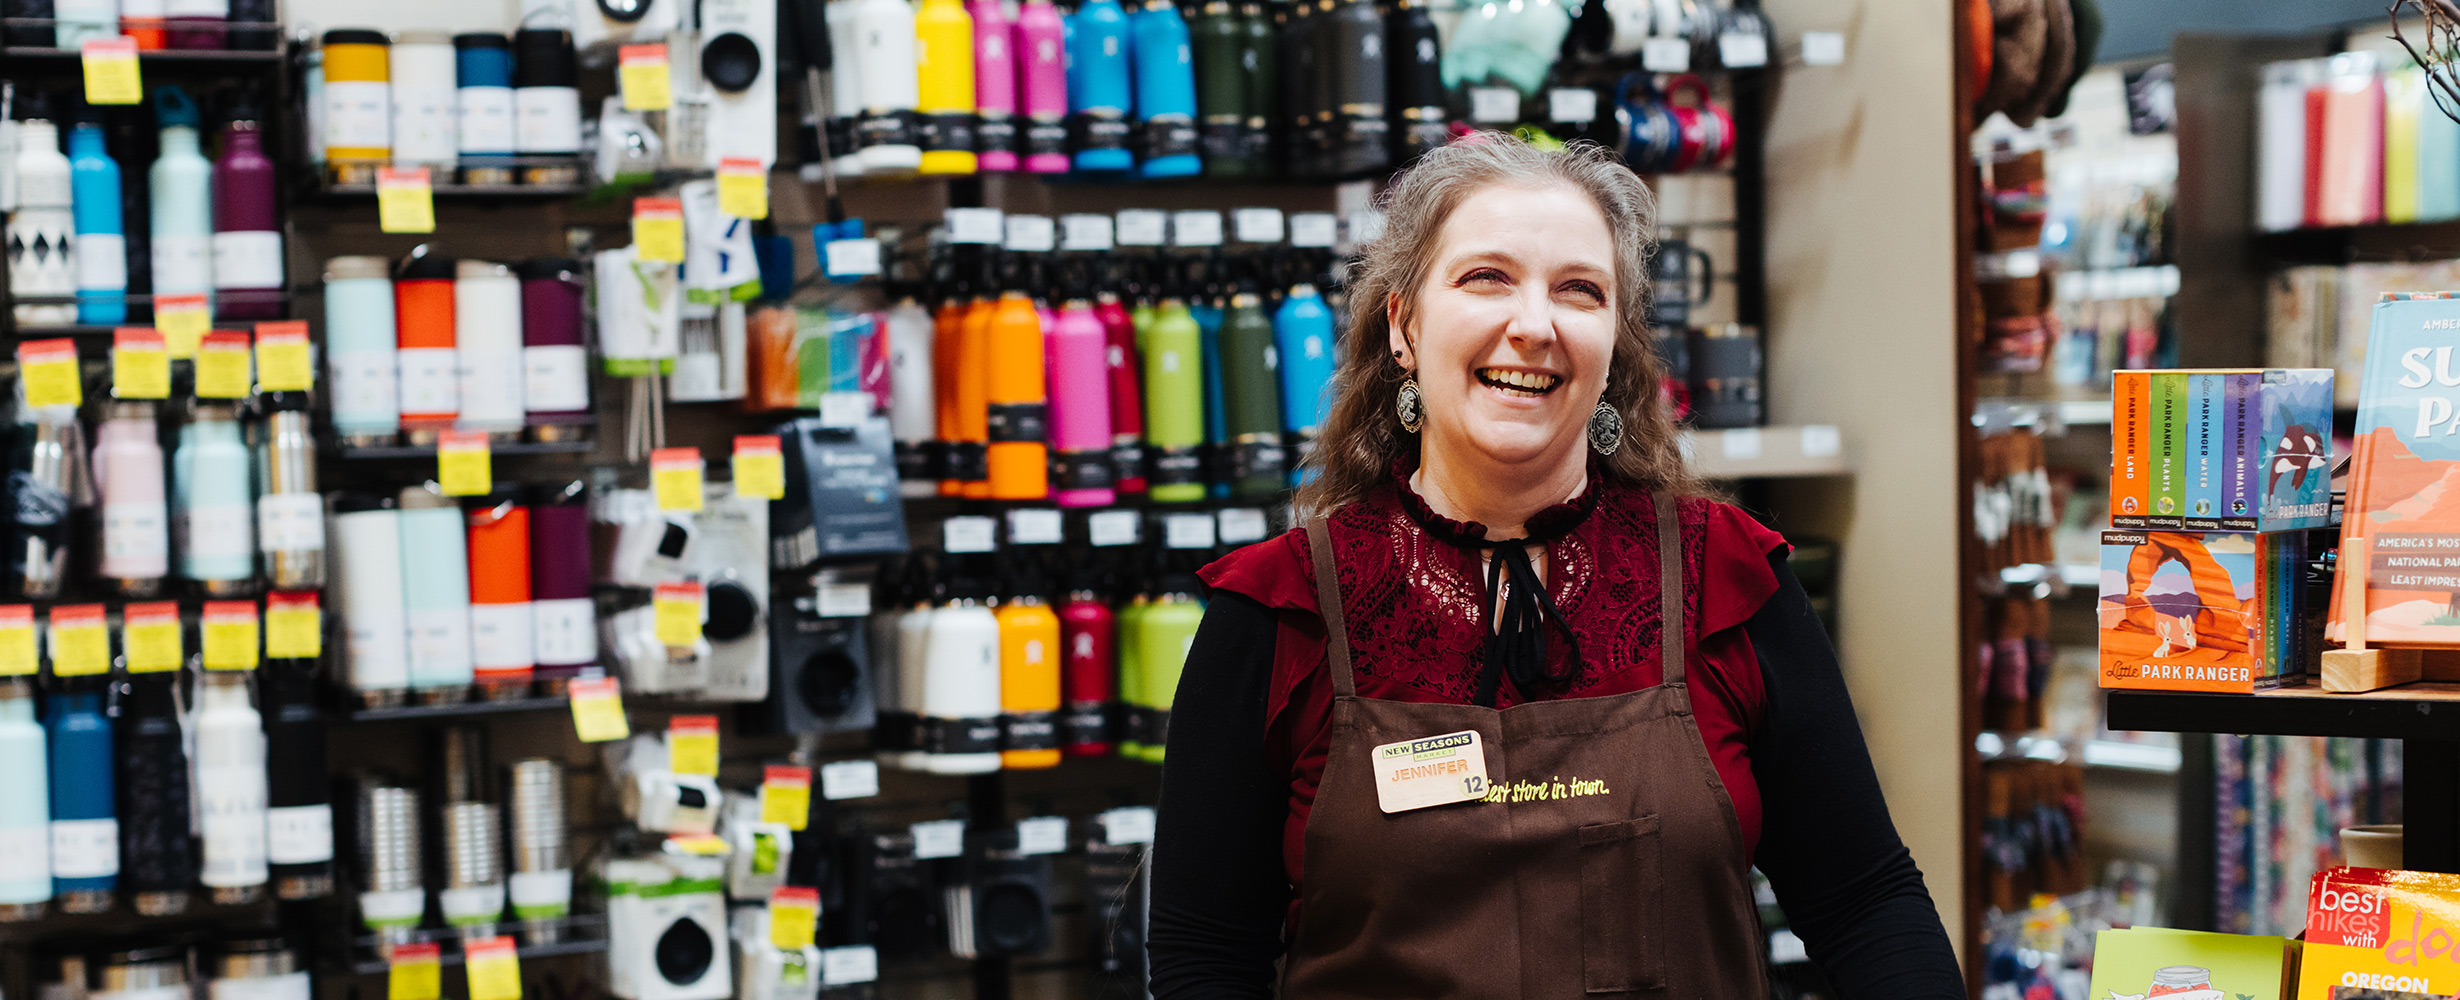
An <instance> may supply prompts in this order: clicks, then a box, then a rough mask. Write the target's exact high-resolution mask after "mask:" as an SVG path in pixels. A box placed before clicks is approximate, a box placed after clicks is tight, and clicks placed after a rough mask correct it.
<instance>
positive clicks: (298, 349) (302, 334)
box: [256, 319, 316, 392]
mask: <svg viewBox="0 0 2460 1000" xmlns="http://www.w3.org/2000/svg"><path fill="white" fill-rule="evenodd" d="M256 377H257V381H258V382H259V383H260V384H262V385H263V386H264V389H265V391H266V392H306V391H308V390H310V389H313V388H315V387H316V366H315V365H314V364H312V363H310V362H309V361H308V326H307V321H306V320H303V319H286V320H281V321H278V322H271V323H258V324H256Z"/></svg>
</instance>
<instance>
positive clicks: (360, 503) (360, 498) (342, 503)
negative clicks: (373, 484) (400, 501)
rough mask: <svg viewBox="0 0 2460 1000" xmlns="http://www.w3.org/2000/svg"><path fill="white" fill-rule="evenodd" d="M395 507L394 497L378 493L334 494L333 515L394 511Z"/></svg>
mask: <svg viewBox="0 0 2460 1000" xmlns="http://www.w3.org/2000/svg"><path fill="white" fill-rule="evenodd" d="M395 506H396V504H394V502H393V498H392V497H389V496H383V495H380V494H376V493H335V494H333V513H335V514H336V515H340V514H364V513H367V512H369V511H377V510H392V509H394V507H395Z"/></svg>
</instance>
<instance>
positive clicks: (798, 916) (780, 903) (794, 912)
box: [769, 885, 820, 951]
mask: <svg viewBox="0 0 2460 1000" xmlns="http://www.w3.org/2000/svg"><path fill="white" fill-rule="evenodd" d="M819 922H820V890H818V889H812V888H808V887H805V886H796V885H786V886H779V887H777V888H776V889H775V890H772V891H771V892H770V893H769V943H770V944H773V945H776V946H777V947H778V948H779V950H782V951H802V950H803V949H805V948H809V947H811V942H812V936H813V931H814V930H816V929H817V925H818V923H819Z"/></svg>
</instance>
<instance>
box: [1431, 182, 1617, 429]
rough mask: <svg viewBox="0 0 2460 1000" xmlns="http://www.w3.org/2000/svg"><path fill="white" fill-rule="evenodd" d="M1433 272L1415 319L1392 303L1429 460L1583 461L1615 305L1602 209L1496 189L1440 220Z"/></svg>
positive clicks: (1548, 193) (1529, 190)
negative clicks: (1421, 404)
mask: <svg viewBox="0 0 2460 1000" xmlns="http://www.w3.org/2000/svg"><path fill="white" fill-rule="evenodd" d="M1432 260H1433V264H1432V267H1430V269H1429V270H1428V271H1427V273H1426V280H1425V282H1424V283H1423V284H1421V285H1419V286H1418V288H1417V289H1416V294H1417V300H1416V302H1415V303H1414V304H1413V305H1412V307H1411V308H1409V309H1407V310H1403V309H1402V308H1401V302H1400V300H1399V299H1398V298H1397V297H1396V298H1394V299H1393V300H1392V301H1390V302H1388V303H1386V310H1387V312H1388V314H1389V316H1390V318H1391V320H1392V323H1391V327H1392V349H1393V350H1396V351H1399V352H1401V353H1400V362H1401V365H1402V367H1404V368H1407V369H1410V370H1412V371H1415V372H1416V373H1417V378H1418V387H1419V390H1420V392H1421V393H1422V394H1423V395H1424V397H1425V400H1426V427H1425V435H1424V439H1423V441H1424V444H1423V447H1424V449H1425V451H1426V452H1427V454H1428V456H1429V457H1432V456H1433V455H1435V454H1439V453H1440V454H1442V455H1443V456H1444V457H1445V458H1446V459H1447V460H1448V461H1447V462H1446V464H1447V465H1451V464H1455V463H1464V462H1465V463H1469V464H1471V465H1472V466H1473V467H1474V466H1475V465H1489V466H1505V467H1522V468H1526V467H1529V466H1531V465H1535V466H1537V467H1539V468H1541V469H1552V468H1554V467H1555V466H1556V465H1558V464H1561V463H1576V462H1580V461H1583V460H1584V458H1585V456H1584V455H1583V453H1582V449H1584V448H1585V447H1587V436H1586V435H1587V425H1588V421H1589V415H1590V413H1591V412H1592V411H1594V410H1595V409H1596V408H1597V401H1598V398H1599V396H1600V395H1602V394H1603V393H1604V391H1605V388H1606V374H1607V371H1608V368H1609V367H1610V363H1611V361H1612V359H1613V357H1614V334H1615V317H1616V315H1617V311H1616V307H1615V305H1616V302H1617V301H1619V300H1618V298H1617V296H1619V295H1621V294H1622V293H1623V290H1622V289H1618V288H1616V287H1615V285H1614V235H1613V233H1612V231H1610V230H1609V229H1608V228H1607V227H1606V217H1605V214H1604V213H1603V212H1601V211H1599V210H1598V207H1597V203H1596V202H1595V201H1593V200H1591V199H1590V198H1589V197H1588V196H1587V195H1585V194H1583V193H1581V192H1580V191H1578V190H1576V189H1574V188H1571V187H1567V186H1564V185H1560V184H1549V185H1545V186H1540V187H1527V186H1522V185H1518V184H1494V185H1490V186H1488V187H1485V188H1483V189H1480V190H1478V191H1475V192H1472V193H1471V194H1469V196H1467V197H1465V198H1463V199H1462V200H1461V202H1460V204H1459V206H1457V207H1455V208H1454V209H1453V210H1452V214H1451V216H1450V217H1449V218H1446V219H1445V220H1444V222H1443V225H1442V226H1441V228H1439V229H1438V230H1437V232H1436V247H1435V254H1434V257H1433V258H1432ZM1404 313H1406V315H1404Z"/></svg>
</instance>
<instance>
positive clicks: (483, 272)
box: [453, 258, 512, 281]
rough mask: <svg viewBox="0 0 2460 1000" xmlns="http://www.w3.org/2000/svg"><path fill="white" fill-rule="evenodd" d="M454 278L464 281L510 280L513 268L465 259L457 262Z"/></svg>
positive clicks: (486, 261)
mask: <svg viewBox="0 0 2460 1000" xmlns="http://www.w3.org/2000/svg"><path fill="white" fill-rule="evenodd" d="M453 277H455V278H457V279H460V280H463V281H469V280H472V279H477V278H510V277H512V268H509V267H505V266H504V265H502V264H498V263H496V262H494V261H492V260H469V259H467V258H464V259H462V260H460V261H457V262H455V264H454V268H453Z"/></svg>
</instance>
